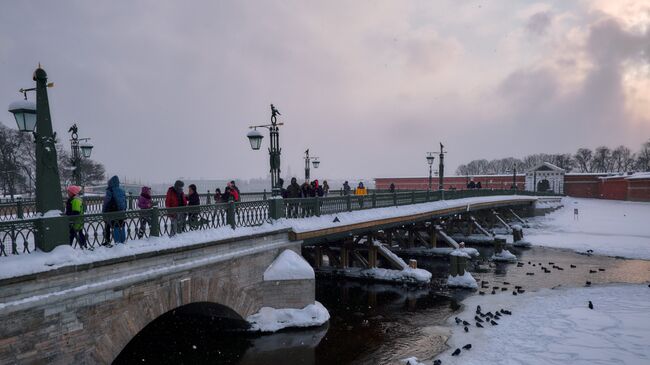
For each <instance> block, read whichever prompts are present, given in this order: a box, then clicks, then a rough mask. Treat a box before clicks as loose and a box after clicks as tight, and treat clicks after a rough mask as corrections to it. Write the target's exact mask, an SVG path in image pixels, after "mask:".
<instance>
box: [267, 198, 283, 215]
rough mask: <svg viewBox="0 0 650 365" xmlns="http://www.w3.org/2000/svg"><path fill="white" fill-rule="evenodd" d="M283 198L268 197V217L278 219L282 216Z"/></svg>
mask: <svg viewBox="0 0 650 365" xmlns="http://www.w3.org/2000/svg"><path fill="white" fill-rule="evenodd" d="M284 216H285V211H284V199H282V198H281V197H278V198H277V199H269V218H271V219H280V218H284Z"/></svg>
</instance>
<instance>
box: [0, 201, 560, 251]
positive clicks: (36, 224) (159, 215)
mask: <svg viewBox="0 0 650 365" xmlns="http://www.w3.org/2000/svg"><path fill="white" fill-rule="evenodd" d="M442 194H443V192H440V191H433V192H427V191H407V192H404V191H399V192H394V193H371V194H369V195H365V196H356V195H344V196H337V195H334V196H331V195H330V196H328V197H315V198H296V199H266V200H256V201H241V202H232V201H231V202H229V203H218V204H203V205H196V206H186V207H178V208H158V207H154V208H152V209H143V210H139V209H133V210H126V211H122V212H111V213H95V212H86V213H85V214H84V215H82V216H64V217H56V218H54V219H61V220H62V222H61V223H60V224H61V225H62V227H63V229H68V228H69V227H72V226H74V225H76V226H77V227H78V231H81V232H83V233H84V236H85V237H86V248H89V249H92V248H95V247H98V246H99V245H102V244H108V245H110V244H114V243H115V237H114V234H112V233H113V232H114V231H115V229H116V228H117V229H120V230H121V229H123V232H124V237H125V239H124V240H125V241H130V240H136V239H142V238H147V237H157V236H172V235H174V234H177V233H182V232H188V231H195V230H205V229H212V228H218V227H225V226H230V227H231V228H232V229H236V228H237V227H254V226H259V225H262V224H264V223H265V222H270V221H271V219H279V218H287V219H298V218H308V217H313V216H320V215H324V214H335V213H341V212H351V211H355V210H364V209H373V208H381V207H390V206H402V205H409V204H418V203H425V202H433V201H438V200H442V198H443V196H442ZM494 195H528V196H544V195H548V196H551V195H557V194H540V193H534V192H525V191H513V190H459V191H445V192H444V199H446V200H452V199H461V198H468V197H478V196H494ZM208 201H209V200H208V199H206V200H205V202H208ZM48 219H53V218H42V217H36V218H23V219H14V220H9V221H2V222H0V256H8V255H19V254H23V253H30V252H33V251H34V250H35V248H36V244H35V241H36V239H35V237H37V236H38V235H39V231H40V234H41V235H43V236H45V237H44V238H43V240H44V241H47V234H48V232H49V228H43V227H44V226H45V223H46V221H47V220H48ZM72 246H73V247H80V246H81V245H80V242H79V236H74V238H73V239H72Z"/></svg>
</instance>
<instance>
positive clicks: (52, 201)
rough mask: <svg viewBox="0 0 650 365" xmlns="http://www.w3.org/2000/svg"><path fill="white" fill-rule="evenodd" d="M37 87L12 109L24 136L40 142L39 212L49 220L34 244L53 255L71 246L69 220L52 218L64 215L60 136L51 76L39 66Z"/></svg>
mask: <svg viewBox="0 0 650 365" xmlns="http://www.w3.org/2000/svg"><path fill="white" fill-rule="evenodd" d="M33 79H34V81H36V87H33V88H29V89H20V92H21V93H22V94H23V96H24V100H21V101H18V102H14V103H12V104H10V105H9V111H10V112H11V113H13V114H14V117H15V118H16V124H17V125H18V129H19V130H20V131H21V132H32V133H33V134H34V139H35V141H36V211H37V212H39V213H41V214H42V215H44V216H46V217H48V218H47V219H42V220H39V221H38V222H37V223H36V234H35V235H34V241H35V243H36V247H37V248H38V249H39V250H42V251H45V252H49V251H52V250H53V249H54V247H56V246H58V245H65V244H68V243H69V242H68V239H69V237H68V234H69V232H68V230H69V225H68V224H69V222H68V220H67V217H61V216H58V214H51V213H50V212H61V210H62V209H61V208H62V207H63V199H62V194H61V179H60V176H59V168H58V165H57V158H56V143H55V142H56V134H55V133H54V131H53V130H52V119H51V117H50V103H49V101H48V98H47V88H48V87H52V86H54V84H53V83H48V82H47V73H46V72H45V70H43V69H42V68H41V66H40V65H39V66H38V68H37V69H36V71H34V76H33ZM28 91H36V104H34V103H33V102H29V101H28V100H27V92H28Z"/></svg>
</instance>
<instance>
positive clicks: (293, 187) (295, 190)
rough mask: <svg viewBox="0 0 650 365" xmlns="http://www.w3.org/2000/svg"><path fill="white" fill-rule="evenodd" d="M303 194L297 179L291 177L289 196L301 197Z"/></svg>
mask: <svg viewBox="0 0 650 365" xmlns="http://www.w3.org/2000/svg"><path fill="white" fill-rule="evenodd" d="M301 196H302V189H301V188H300V185H298V182H297V181H296V179H295V178H294V179H291V184H290V185H289V186H288V187H287V198H290V199H291V198H300V197H301Z"/></svg>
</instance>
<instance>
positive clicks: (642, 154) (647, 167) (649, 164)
mask: <svg viewBox="0 0 650 365" xmlns="http://www.w3.org/2000/svg"><path fill="white" fill-rule="evenodd" d="M636 169H637V170H638V171H650V139H649V140H648V141H647V142H646V143H644V144H643V145H642V146H641V150H640V151H639V153H637V158H636Z"/></svg>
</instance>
